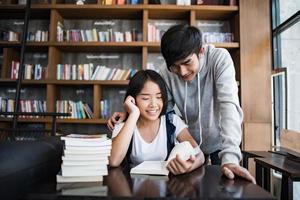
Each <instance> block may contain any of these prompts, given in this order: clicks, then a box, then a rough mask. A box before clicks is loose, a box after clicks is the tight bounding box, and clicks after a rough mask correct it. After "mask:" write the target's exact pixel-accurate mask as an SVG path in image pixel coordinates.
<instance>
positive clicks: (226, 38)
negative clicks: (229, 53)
mask: <svg viewBox="0 0 300 200" xmlns="http://www.w3.org/2000/svg"><path fill="white" fill-rule="evenodd" d="M202 40H203V43H220V42H233V41H234V36H233V33H219V32H205V33H203V34H202Z"/></svg>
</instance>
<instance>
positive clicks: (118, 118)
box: [107, 112, 126, 131]
mask: <svg viewBox="0 0 300 200" xmlns="http://www.w3.org/2000/svg"><path fill="white" fill-rule="evenodd" d="M125 118H126V113H125V112H114V113H113V115H112V116H111V117H110V118H109V119H108V121H107V127H108V128H109V130H110V131H112V130H114V128H115V124H119V123H121V122H123V121H124V120H125Z"/></svg>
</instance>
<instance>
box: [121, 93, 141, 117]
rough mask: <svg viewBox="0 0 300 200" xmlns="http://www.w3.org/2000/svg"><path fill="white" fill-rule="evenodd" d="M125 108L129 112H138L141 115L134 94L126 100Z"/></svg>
mask: <svg viewBox="0 0 300 200" xmlns="http://www.w3.org/2000/svg"><path fill="white" fill-rule="evenodd" d="M124 109H125V110H126V111H127V112H128V113H129V114H137V115H140V110H139V108H138V107H137V106H136V103H135V99H134V98H133V97H132V96H128V97H127V98H126V99H125V101H124Z"/></svg>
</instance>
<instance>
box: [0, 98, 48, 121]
mask: <svg viewBox="0 0 300 200" xmlns="http://www.w3.org/2000/svg"><path fill="white" fill-rule="evenodd" d="M19 105H20V112H46V101H41V100H23V99H21V100H20V104H19ZM14 110H15V100H13V99H7V98H3V97H0V112H14ZM8 117H12V116H8ZM20 117H29V118H33V117H37V116H20Z"/></svg>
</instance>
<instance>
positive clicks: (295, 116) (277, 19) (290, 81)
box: [272, 0, 300, 145]
mask: <svg viewBox="0 0 300 200" xmlns="http://www.w3.org/2000/svg"><path fill="white" fill-rule="evenodd" d="M299 8H300V1H296V0H272V28H273V73H272V86H273V88H272V92H273V128H274V138H273V144H274V145H279V136H280V132H281V130H282V129H291V130H295V131H300V120H299V119H300V93H299V92H298V91H299V89H297V87H299V85H300V56H299V55H300V22H299V21H300V11H299Z"/></svg>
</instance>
